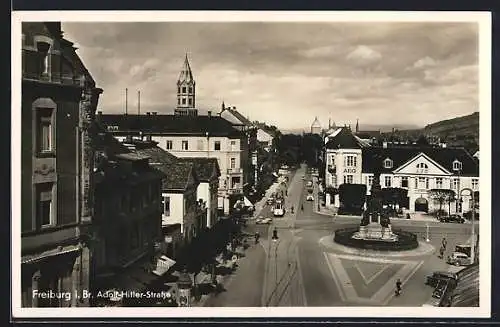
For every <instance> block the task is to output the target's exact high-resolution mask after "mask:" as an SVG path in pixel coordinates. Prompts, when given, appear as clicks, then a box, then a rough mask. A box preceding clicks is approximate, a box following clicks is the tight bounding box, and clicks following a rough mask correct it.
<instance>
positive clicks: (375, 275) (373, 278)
mask: <svg viewBox="0 0 500 327" xmlns="http://www.w3.org/2000/svg"><path fill="white" fill-rule="evenodd" d="M354 267H355V268H356V269H357V270H358V272H359V274H360V275H361V278H363V280H364V282H365V284H367V285H368V284H370V283H371V282H373V281H374V280H375V278H377V277H378V276H380V274H381V273H383V272H384V271H385V270H386V269H387V268H388V267H389V266H388V265H383V266H382V267H381V268H380V269H379V271H377V272H376V273H375V274H373V275H372V276H371V277H366V276H365V274H364V273H363V270H362V269H361V268H360V267H359V264H357V263H355V264H354Z"/></svg>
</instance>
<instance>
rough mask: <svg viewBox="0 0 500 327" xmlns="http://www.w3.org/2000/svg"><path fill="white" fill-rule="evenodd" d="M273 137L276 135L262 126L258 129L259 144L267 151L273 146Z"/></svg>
mask: <svg viewBox="0 0 500 327" xmlns="http://www.w3.org/2000/svg"><path fill="white" fill-rule="evenodd" d="M273 139H274V136H273V135H272V134H271V133H270V132H268V131H266V130H264V129H263V128H262V127H259V128H258V129H257V142H259V144H261V145H262V146H263V147H264V149H266V150H267V151H269V149H270V148H271V146H272V144H273Z"/></svg>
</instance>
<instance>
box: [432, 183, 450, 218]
mask: <svg viewBox="0 0 500 327" xmlns="http://www.w3.org/2000/svg"><path fill="white" fill-rule="evenodd" d="M429 196H430V197H431V199H433V200H434V201H436V202H438V203H439V212H441V211H442V210H443V205H444V204H448V215H449V214H450V213H451V202H453V201H454V200H455V191H453V190H449V189H431V190H430V191H429Z"/></svg>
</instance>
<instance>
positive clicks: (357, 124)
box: [356, 119, 359, 133]
mask: <svg viewBox="0 0 500 327" xmlns="http://www.w3.org/2000/svg"><path fill="white" fill-rule="evenodd" d="M356 133H359V119H356Z"/></svg>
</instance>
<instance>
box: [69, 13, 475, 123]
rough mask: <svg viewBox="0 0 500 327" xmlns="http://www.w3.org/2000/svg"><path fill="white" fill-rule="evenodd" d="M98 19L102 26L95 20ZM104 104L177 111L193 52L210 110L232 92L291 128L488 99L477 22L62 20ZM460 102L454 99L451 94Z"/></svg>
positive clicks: (467, 108)
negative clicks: (481, 95) (183, 72)
mask: <svg viewBox="0 0 500 327" xmlns="http://www.w3.org/2000/svg"><path fill="white" fill-rule="evenodd" d="M90 24H91V26H90ZM63 29H64V31H65V37H66V38H68V39H69V40H70V41H73V42H75V44H76V46H78V47H79V50H78V53H79V55H80V56H81V58H82V60H83V62H84V63H85V65H86V66H87V68H88V69H89V71H90V72H91V73H92V75H93V77H94V79H95V80H96V81H97V83H98V85H99V86H100V87H102V88H103V89H104V93H103V95H102V96H101V98H100V101H99V107H100V110H103V111H104V112H124V103H125V99H124V98H125V88H128V89H129V111H135V110H136V106H137V104H136V102H137V96H136V93H137V91H138V90H140V91H141V111H158V112H165V113H166V112H172V110H173V108H174V107H175V104H176V81H177V78H178V76H179V72H180V69H181V68H182V63H183V60H184V55H185V54H186V53H188V55H189V58H190V63H191V67H192V69H193V73H194V77H195V79H196V83H197V84H196V85H197V86H196V92H197V98H196V102H197V104H198V106H199V107H200V109H201V110H202V111H207V110H212V111H214V110H218V109H219V108H220V104H221V102H222V100H224V101H225V102H226V104H228V105H231V106H236V107H238V110H240V111H241V112H242V113H243V114H244V115H245V116H250V118H251V119H252V120H261V121H268V122H269V123H273V124H275V125H277V126H279V127H281V128H284V129H293V128H304V129H306V130H307V129H308V128H309V127H308V126H309V125H310V123H311V122H312V121H313V120H314V117H315V116H318V118H319V119H320V120H322V121H328V118H332V120H334V121H353V122H354V123H355V119H356V118H359V119H360V124H361V123H362V122H364V123H367V122H370V123H374V124H393V123H394V124H396V123H397V124H419V125H422V126H423V125H426V124H428V123H431V122H433V121H436V120H440V119H447V118H450V117H453V116H454V115H465V114H468V113H470V112H472V111H473V110H477V107H478V50H477V49H478V34H477V33H478V29H477V25H475V24H469V23H308V24H304V23H292V22H290V23H266V22H261V23H183V22H178V23H168V22H165V23H100V24H95V23H63ZM450 104H452V105H450Z"/></svg>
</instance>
